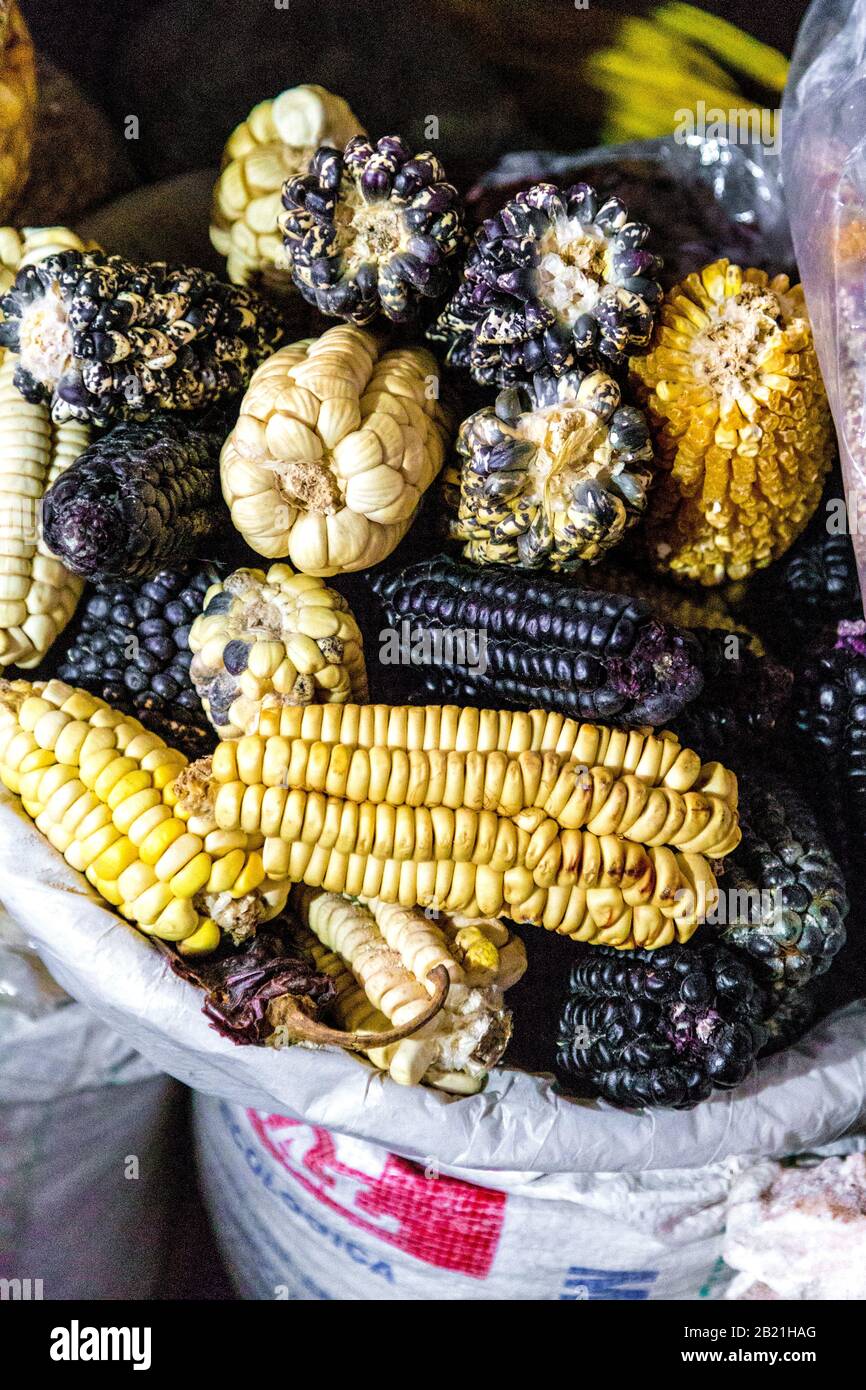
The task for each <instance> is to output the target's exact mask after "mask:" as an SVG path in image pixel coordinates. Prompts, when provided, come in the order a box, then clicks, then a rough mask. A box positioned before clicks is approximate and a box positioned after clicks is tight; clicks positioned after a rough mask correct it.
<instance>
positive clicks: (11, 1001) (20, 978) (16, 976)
mask: <svg viewBox="0 0 866 1390" xmlns="http://www.w3.org/2000/svg"><path fill="white" fill-rule="evenodd" d="M68 1002H69V995H68V994H66V992H65V991H64V990H62V989H61V988H60V986H59V985H58V984H57V983H56V982H55V981H54V980H53V979H52V978H51V976H50V975H49V973H48V971H47V970H46V969H45V966H44V965H43V964H42V961H41V960H40V959H39V957H38V956H37V954H36V952H35V951H34V950H33V949H32V947H31V946H30V945H29V944H28V941H27V937H26V935H25V933H24V932H23V931H22V930H21V928H20V927H19V926H18V924H17V923H16V922H13V920H12V918H11V917H10V916H9V913H8V912H7V911H6V909H5V907H4V906H3V904H2V903H0V1037H2V1035H3V1031H4V1028H6V1027H8V1026H9V1025H10V1022H12V1021H14V1020H15V1019H17V1017H19V1016H21V1015H23V1016H24V1017H25V1018H31V1019H35V1018H42V1017H43V1015H45V1014H49V1013H52V1012H53V1011H54V1009H58V1008H60V1006H61V1005H62V1004H65V1003H68Z"/></svg>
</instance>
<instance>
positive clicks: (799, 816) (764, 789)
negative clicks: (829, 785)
mask: <svg viewBox="0 0 866 1390" xmlns="http://www.w3.org/2000/svg"><path fill="white" fill-rule="evenodd" d="M739 811H740V824H741V827H742V831H743V838H742V840H741V842H740V844H739V845H738V846H737V848H736V849H735V850H734V852H733V853H732V854H731V855H730V856H729V858H728V859H727V861H726V863H725V870H724V875H723V877H722V880H721V886H722V889H723V892H722V896H721V899H720V903H721V904H722V905H724V907H725V918H724V920H721V921H719V923H718V931H719V933H720V935H721V938H722V940H723V941H724V942H725V944H726V945H728V946H731V947H736V948H737V950H738V951H740V952H745V953H746V954H747V955H748V956H749V957H750V959H751V960H752V963H753V965H754V967H755V970H756V973H757V975H758V977H759V978H760V979H761V980H762V981H763V982H764V983H766V984H768V985H769V986H770V987H771V989H772V990H773V992H774V995H776V996H777V998H778V1001H779V1002H780V1003H781V1001H782V999H783V997H786V996H788V995H790V994H792V993H794V992H797V991H799V990H800V989H802V987H803V986H804V985H807V984H809V983H810V981H812V980H814V979H817V978H818V977H819V976H820V975H823V974H824V973H825V971H826V970H828V969H829V967H830V965H831V963H832V961H833V959H834V957H835V956H836V955H837V953H838V952H839V951H840V950H841V948H842V946H844V944H845V918H846V916H847V914H848V894H847V890H846V887H845V879H844V876H843V874H842V870H841V869H840V867H839V865H838V863H837V861H836V858H835V856H834V854H833V852H832V850H831V849H830V846H829V845H828V843H827V840H826V838H825V836H824V834H823V833H822V831H821V829H820V827H819V825H818V822H817V820H816V819H815V816H814V815H813V814H812V812H811V810H810V809H809V807H808V806H807V805H806V803H805V802H804V800H803V799H802V797H801V796H799V795H798V794H797V792H796V791H795V790H794V788H793V787H791V786H790V785H788V783H786V782H784V781H783V780H781V779H780V778H779V777H777V776H775V775H773V774H769V773H768V772H767V771H766V770H759V769H749V770H748V771H746V772H742V773H740V776H739Z"/></svg>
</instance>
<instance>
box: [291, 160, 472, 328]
mask: <svg viewBox="0 0 866 1390" xmlns="http://www.w3.org/2000/svg"><path fill="white" fill-rule="evenodd" d="M283 207H284V208H285V212H284V214H283V216H282V218H281V219H280V226H281V229H282V232H283V239H284V244H285V250H286V255H287V258H288V261H289V264H290V267H291V272H292V276H293V279H294V281H295V284H296V285H297V287H298V289H299V290H300V292H301V294H302V295H303V296H304V298H305V299H306V300H307V301H308V302H309V303H310V304H313V305H315V307H316V308H317V309H319V310H320V312H321V313H323V314H329V315H331V316H332V317H335V318H343V319H350V320H351V321H352V322H353V323H357V324H366V323H369V322H370V321H371V320H372V319H374V318H375V317H376V315H377V314H378V313H379V312H380V311H381V312H382V313H383V314H384V315H385V317H386V318H389V319H392V320H393V321H394V322H397V323H402V322H404V321H405V320H408V319H413V318H415V317H416V316H417V314H418V312H419V309H420V308H421V306H422V304H423V302H424V301H425V300H427V301H430V300H436V299H440V300H441V298H442V297H443V296H444V295H445V294H447V293H448V292H449V290H450V289H451V287H452V283H453V275H452V267H453V264H454V262H455V258H456V256H457V253H458V252H459V251H460V250H462V248H463V246H464V245H465V234H464V231H463V210H462V204H461V201H460V196H459V194H458V193H457V190H456V189H455V188H454V187H453V186H452V185H451V184H450V183H446V181H445V170H444V169H443V167H442V165H441V164H440V162H439V160H438V159H437V157H436V155H434V154H431V153H429V152H428V151H423V152H420V153H418V154H413V153H412V151H411V150H410V149H409V147H408V146H407V145H406V143H405V141H404V140H402V139H401V138H400V136H398V135H386V136H384V137H383V138H382V139H381V140H378V141H377V142H376V143H375V144H374V143H373V142H372V141H370V140H368V139H367V138H366V136H363V135H356V136H354V137H353V139H351V140H350V141H349V143H348V144H347V145H346V148H345V150H343V151H342V152H341V151H340V150H335V149H331V148H329V147H328V146H323V147H322V148H321V149H319V150H317V152H316V154H315V155H314V156H313V158H312V160H311V161H310V168H309V172H308V173H306V174H299V175H297V176H296V177H294V178H291V179H288V180H287V181H286V184H285V186H284V188H283Z"/></svg>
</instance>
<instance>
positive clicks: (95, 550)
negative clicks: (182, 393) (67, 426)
mask: <svg viewBox="0 0 866 1390" xmlns="http://www.w3.org/2000/svg"><path fill="white" fill-rule="evenodd" d="M222 443H223V435H222V432H221V431H218V430H212V429H205V428H203V427H200V426H198V425H193V424H191V423H187V422H186V421H184V420H183V419H180V418H178V417H177V416H173V415H167V414H164V415H158V416H155V417H153V418H151V419H150V420H148V421H146V422H144V423H135V422H129V423H124V424H121V425H116V426H115V427H114V429H113V430H111V431H110V432H109V433H108V434H106V435H105V436H103V438H101V439H97V440H96V441H95V442H94V443H93V444H91V445H90V447H89V448H88V449H86V450H85V451H84V453H83V454H82V455H81V456H80V457H79V458H78V459H76V461H75V463H74V464H72V466H71V467H70V468H68V469H67V470H66V472H65V473H63V474H62V475H61V477H59V478H58V479H57V481H56V482H55V483H54V484H53V485H52V486H51V487H50V488H49V489H48V491H47V492H46V494H45V497H44V499H43V504H42V528H43V536H44V540H45V544H46V545H47V546H48V548H49V550H51V551H52V552H53V553H54V554H55V555H56V556H58V558H59V559H61V560H62V561H63V563H64V564H65V565H66V567H67V568H68V569H70V570H72V571H73V573H74V574H81V575H84V576H85V578H87V579H93V580H104V579H146V578H149V577H152V576H153V575H156V574H157V573H158V572H159V570H161V569H162V568H163V567H164V566H166V565H167V564H173V565H176V564H178V563H179V562H182V561H184V560H187V559H189V558H190V557H191V556H193V555H194V554H196V552H197V551H198V550H199V549H200V547H201V546H202V545H203V544H204V543H205V542H207V541H208V540H210V539H212V538H213V537H214V536H215V535H217V534H218V532H219V531H220V529H222V527H223V526H224V525H225V523H226V521H227V518H228V513H227V509H226V507H225V504H224V502H223V499H222V492H221V489H220V479H219V453H220V448H221V447H222Z"/></svg>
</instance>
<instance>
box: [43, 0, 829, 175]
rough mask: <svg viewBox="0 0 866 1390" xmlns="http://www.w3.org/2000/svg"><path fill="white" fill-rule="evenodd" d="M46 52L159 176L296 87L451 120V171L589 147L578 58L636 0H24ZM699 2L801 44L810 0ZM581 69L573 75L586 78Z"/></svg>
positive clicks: (184, 166) (446, 152)
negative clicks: (282, 3)
mask: <svg viewBox="0 0 866 1390" xmlns="http://www.w3.org/2000/svg"><path fill="white" fill-rule="evenodd" d="M21 7H22V9H23V11H24V14H25V16H26V19H27V21H28V23H29V25H30V28H31V32H32V33H33V37H34V39H35V40H36V44H37V47H38V48H39V49H40V51H41V52H42V53H43V54H45V55H46V56H48V57H49V58H51V59H53V60H54V62H55V63H56V64H57V65H58V66H59V67H61V68H65V69H66V70H67V71H69V72H70V73H71V74H72V75H73V76H74V77H75V78H76V80H77V81H78V82H79V83H80V84H81V85H82V86H83V87H85V88H86V90H87V91H88V93H89V94H90V95H91V96H92V97H93V98H94V99H95V100H96V101H97V102H98V104H99V105H100V106H101V107H102V108H103V110H105V111H106V113H107V114H108V115H109V117H110V120H111V124H112V126H114V128H115V129H116V130H117V131H118V133H119V134H122V132H123V120H124V117H125V116H127V115H130V114H134V115H136V116H137V117H138V119H139V122H140V138H139V139H138V140H137V141H134V140H129V141H125V142H124V143H125V146H126V150H127V153H128V155H129V158H130V159H131V161H132V163H133V165H134V167H135V170H136V175H137V178H138V180H139V181H140V182H150V181H153V180H155V179H159V178H163V177H166V176H167V175H170V174H175V173H180V172H184V171H186V170H189V169H193V168H202V167H205V166H212V165H214V164H216V163H218V161H219V156H220V152H221V150H222V146H223V143H224V140H225V137H226V135H227V134H228V132H229V131H230V130H231V129H232V128H233V126H234V125H236V124H237V122H238V121H240V120H242V119H243V118H244V116H245V115H246V113H247V112H248V110H249V109H250V107H251V106H253V105H254V104H255V103H256V102H257V101H260V100H262V99H263V98H265V97H270V96H275V95H276V94H277V93H278V92H279V91H282V90H283V89H284V88H286V87H290V86H293V85H294V84H296V83H299V82H321V83H322V84H323V85H326V86H328V87H331V88H332V89H334V90H335V91H337V92H340V93H341V94H342V95H344V96H345V97H346V98H347V99H348V100H349V102H350V104H351V105H352V107H353V108H354V110H355V111H356V112H357V114H358V116H359V117H360V118H361V119H362V120H363V121H364V122H365V123H366V125H367V127H368V129H369V130H371V131H372V132H374V133H378V134H382V133H384V132H386V131H390V130H397V129H399V130H400V131H401V133H402V134H403V135H405V136H406V138H407V139H408V140H409V141H410V143H415V142H416V141H423V117H424V116H425V115H426V114H436V115H437V116H438V117H439V119H440V126H441V140H442V143H441V145H440V146H438V147H437V148H439V149H441V151H442V153H443V157H446V159H447V161H450V162H449V164H448V167H449V172H450V173H451V176H452V178H458V177H459V176H461V175H462V176H469V175H472V174H474V173H476V172H478V171H479V170H480V169H481V168H483V167H486V166H487V165H489V164H490V163H491V162H492V161H493V159H494V158H495V156H497V155H498V154H500V153H501V152H502V151H503V150H505V149H508V148H512V149H513V148H515V147H518V146H520V145H521V144H524V145H531V144H534V145H544V146H548V147H559V148H563V149H574V148H578V147H580V146H582V145H587V144H590V143H592V142H593V139H594V136H595V133H596V127H597V123H598V118H599V106H598V104H597V102H596V100H595V99H594V97H593V96H592V94H591V93H588V92H587V90H586V89H585V88H584V87H583V84H582V83H581V82H580V81H579V69H580V63H581V60H582V58H583V56H584V55H585V54H586V53H587V52H589V51H591V50H592V48H593V47H595V46H597V45H598V44H600V43H604V42H605V41H606V40H609V39H610V37H611V35H612V34H613V31H614V29H615V26H616V23H617V19H618V17H621V16H622V15H623V14H634V13H640V12H641V11H645V10H646V9H647V8H648V6H647V5H645V4H641V3H640V0H589V7H588V9H587V10H582V11H576V10H575V8H574V4H573V0H423V4H422V3H420V0H288V9H279V10H278V9H276V8H275V4H274V0H21ZM703 8H705V9H708V10H711V11H713V12H715V13H717V14H721V15H724V16H725V17H726V18H728V19H730V20H731V21H732V22H734V23H736V24H738V25H740V26H742V27H743V28H745V29H747V30H748V31H749V32H750V33H752V34H754V35H755V36H756V37H758V38H761V39H763V40H765V41H767V42H770V43H772V44H774V45H775V46H776V47H778V48H781V49H783V50H784V51H785V52H788V53H789V52H790V50H791V46H792V44H793V41H794V36H795V34H796V30H797V26H798V24H799V22H800V20H801V18H802V16H803V14H804V12H805V9H806V8H807V6H806V3H805V0H784V3H783V2H781V0H777V3H763V4H757V3H755V0H729V3H716V4H709V5H706V6H704V7H703ZM576 79H577V80H576Z"/></svg>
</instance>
